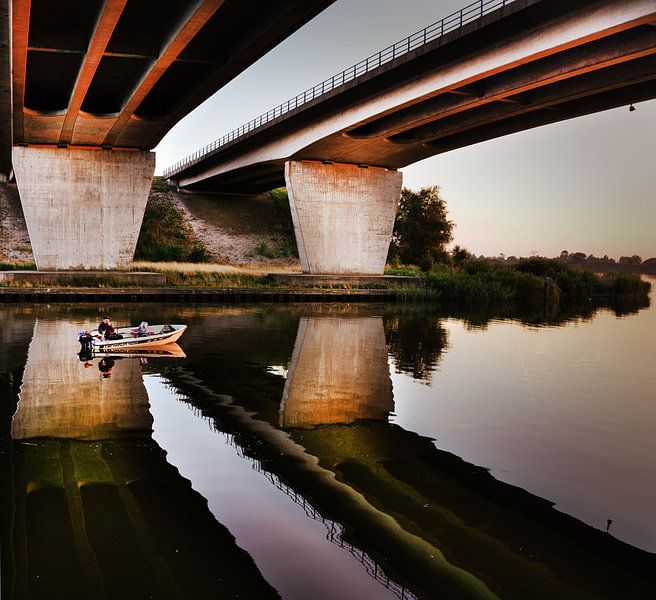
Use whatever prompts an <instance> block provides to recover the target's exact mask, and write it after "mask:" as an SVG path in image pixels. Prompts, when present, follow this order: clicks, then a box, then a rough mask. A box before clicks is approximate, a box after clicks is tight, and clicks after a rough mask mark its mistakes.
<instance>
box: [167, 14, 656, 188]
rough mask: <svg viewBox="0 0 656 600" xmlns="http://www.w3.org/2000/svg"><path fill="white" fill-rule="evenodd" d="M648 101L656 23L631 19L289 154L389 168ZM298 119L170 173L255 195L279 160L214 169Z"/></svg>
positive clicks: (276, 180)
mask: <svg viewBox="0 0 656 600" xmlns="http://www.w3.org/2000/svg"><path fill="white" fill-rule="evenodd" d="M655 23H656V22H655ZM345 95H348V92H345ZM653 98H656V26H654V25H652V24H640V25H638V26H636V27H634V28H630V29H627V30H625V31H621V32H618V33H616V34H613V35H609V36H607V37H604V38H602V39H597V40H593V41H591V42H589V43H587V44H582V45H581V46H576V47H573V48H570V49H566V50H563V51H562V52H559V53H558V54H555V55H550V56H546V57H544V58H542V59H538V60H534V61H531V62H528V63H526V64H521V65H518V66H515V67H513V68H509V69H507V70H504V71H502V72H495V73H490V74H487V75H486V76H481V77H480V78H479V79H477V80H476V81H472V82H467V83H464V82H461V83H460V85H456V86H453V87H450V88H449V89H446V90H440V91H439V92H438V93H436V94H433V95H431V96H429V97H426V98H422V99H417V100H416V101H415V102H414V103H412V104H411V105H406V104H404V105H403V106H399V107H397V108H396V109H395V110H393V111H387V112H385V114H382V115H378V116H375V117H372V118H370V119H367V120H366V121H364V122H361V123H359V124H357V125H355V126H351V127H347V128H344V129H340V130H339V131H337V132H335V133H332V134H330V135H326V136H325V137H322V138H321V139H317V140H316V141H313V142H312V143H310V144H308V145H305V146H304V147H302V148H298V149H294V150H295V151H294V152H293V153H291V156H289V158H291V159H293V160H318V161H324V162H336V163H350V164H355V165H359V164H364V165H376V166H382V167H386V168H393V169H397V168H402V167H405V166H407V165H409V164H412V163H414V162H417V161H419V160H423V159H425V158H428V157H431V156H435V155H437V154H441V153H444V152H449V151H452V150H456V149H459V148H463V147H466V146H470V145H472V144H476V143H478V142H483V141H487V140H490V139H494V138H497V137H501V136H504V135H508V134H512V133H516V132H519V131H524V130H526V129H531V128H534V127H540V126H543V125H548V124H551V123H556V122H559V121H564V120H568V119H572V118H575V117H579V116H584V115H588V114H592V113H596V112H600V111H604V110H608V109H612V108H617V107H620V106H628V105H629V104H634V103H638V102H641V101H646V100H651V99H653ZM346 101H347V100H346V99H343V102H344V103H346ZM342 110H344V111H345V112H346V111H348V110H349V107H348V106H343V107H342ZM300 117H301V115H298V116H297V117H296V119H295V118H294V116H293V115H291V116H290V117H289V119H288V122H281V123H280V124H277V125H273V126H271V127H270V131H268V132H265V131H263V132H261V134H260V135H253V136H251V137H250V138H246V139H244V140H243V141H242V142H241V143H240V144H238V145H234V146H233V147H228V148H226V149H225V150H224V151H223V152H221V153H217V155H216V157H215V158H214V160H213V159H212V157H211V156H208V158H207V160H206V161H204V162H203V163H199V164H198V165H194V166H191V167H189V168H188V169H186V170H185V171H183V172H182V173H180V174H179V175H176V176H174V179H176V180H177V181H178V182H179V184H180V185H181V186H182V187H184V188H185V189H188V190H190V191H195V190H198V191H200V190H202V191H204V192H212V191H222V192H232V193H258V192H262V191H266V190H269V189H272V188H274V187H277V186H280V185H282V184H283V181H284V179H283V176H284V163H285V159H284V158H281V159H274V160H269V161H266V162H253V163H251V164H245V165H244V166H240V167H239V168H236V169H232V170H225V171H224V170H222V169H221V166H220V165H221V162H226V163H229V162H233V161H234V157H237V156H239V155H240V154H244V155H245V156H246V157H247V156H248V154H249V153H250V152H251V151H252V150H251V149H252V148H255V147H256V144H259V145H261V144H262V143H266V142H267V140H268V139H269V138H270V137H271V136H273V135H274V132H275V133H277V134H278V135H283V136H284V135H285V134H286V133H287V132H288V131H294V129H295V128H296V130H297V131H298V128H300V127H302V124H301V123H299V122H298V119H299V118H300ZM294 121H296V123H295V122H294ZM219 161H220V162H219ZM213 162H217V163H218V165H217V166H216V167H213V166H212V163H213ZM240 162H247V161H240Z"/></svg>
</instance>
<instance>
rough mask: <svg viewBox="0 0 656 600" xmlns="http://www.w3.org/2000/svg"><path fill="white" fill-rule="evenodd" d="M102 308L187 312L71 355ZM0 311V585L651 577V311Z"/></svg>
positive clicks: (91, 591)
mask: <svg viewBox="0 0 656 600" xmlns="http://www.w3.org/2000/svg"><path fill="white" fill-rule="evenodd" d="M651 282H652V284H655V283H656V280H654V279H652V280H651ZM107 311H109V312H111V314H112V316H113V319H114V322H115V323H119V324H123V323H125V324H128V323H138V322H140V321H141V320H147V321H149V322H151V323H164V322H170V323H186V324H187V325H188V326H189V328H188V330H187V332H186V333H185V335H184V336H183V337H182V338H181V340H180V349H178V350H176V351H174V352H172V353H171V354H170V355H165V356H153V355H149V356H134V357H132V356H118V357H116V356H114V357H112V356H109V357H98V356H96V357H93V358H91V359H89V360H84V357H82V359H80V357H79V356H78V355H77V352H78V351H79V345H78V344H77V341H76V333H77V332H78V331H79V330H83V329H86V328H89V327H91V326H95V325H96V324H97V322H98V321H99V319H100V317H101V316H102V314H101V313H104V312H107ZM0 323H2V327H1V328H0V400H1V403H0V404H1V405H0V436H1V450H2V453H1V454H0V461H1V463H2V464H1V465H0V468H1V471H0V500H1V504H0V506H2V513H1V515H0V517H1V519H2V521H1V522H0V535H1V538H0V541H1V546H0V549H1V558H2V564H1V569H2V571H1V574H2V597H3V598H67V599H68V598H94V599H95V598H276V597H282V598H290V599H309V598H312V599H323V598H326V599H328V598H330V599H333V598H343V599H350V598H358V599H359V598H366V599H369V598H376V599H377V598H395V597H398V598H413V597H416V598H495V597H498V598H637V597H649V596H651V597H654V594H655V593H656V554H655V553H656V508H655V507H656V461H655V460H654V457H655V456H656V435H655V432H656V394H655V390H656V369H655V366H656V335H655V334H656V308H654V306H653V305H652V306H651V307H642V306H622V307H614V308H594V307H591V306H587V305H586V306H580V307H575V308H571V309H569V310H568V311H567V313H555V314H554V313H549V312H545V311H543V310H537V311H535V312H533V313H523V314H518V313H512V312H504V311H503V310H494V311H489V312H478V313H473V312H467V311H464V310H463V311H458V310H440V309H439V308H436V307H431V306H427V305H407V304H404V305H399V304H387V305H369V304H351V305H346V304H292V305H249V306H235V305H231V306H197V307H195V306H173V305H166V304H143V305H122V306H109V307H107V306H103V307H98V306H71V305H52V306H40V305H32V306H27V305H26V306H4V307H0ZM184 355H186V356H184ZM183 356H184V357H183Z"/></svg>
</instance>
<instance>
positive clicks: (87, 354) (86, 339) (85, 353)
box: [77, 331, 93, 362]
mask: <svg viewBox="0 0 656 600" xmlns="http://www.w3.org/2000/svg"><path fill="white" fill-rule="evenodd" d="M77 341H78V342H80V352H79V353H78V356H79V357H80V360H81V361H85V362H86V361H87V360H91V359H92V358H93V336H91V335H89V332H88V331H80V333H78V334H77Z"/></svg>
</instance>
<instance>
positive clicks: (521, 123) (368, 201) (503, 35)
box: [166, 0, 656, 273]
mask: <svg viewBox="0 0 656 600" xmlns="http://www.w3.org/2000/svg"><path fill="white" fill-rule="evenodd" d="M655 24H656V5H655V4H654V2H653V1H652V0H626V1H622V2H618V1H617V0H583V1H579V2H564V1H560V0H521V1H511V0H481V1H480V2H474V3H473V4H471V5H469V6H468V7H466V8H465V9H463V10H461V11H459V12H458V13H455V14H454V15H452V16H451V17H448V18H447V19H444V20H442V21H439V22H437V23H436V24H434V25H431V26H429V27H428V28H426V29H424V30H422V31H420V32H418V33H416V34H415V35H413V36H410V37H409V38H406V39H405V40H402V41H401V42H399V43H397V44H395V45H394V46H390V47H389V48H387V49H385V50H383V51H381V52H380V53H378V54H375V55H373V56H371V57H369V58H367V59H365V60H364V61H361V62H360V63H358V64H356V65H353V66H352V67H350V68H349V69H346V70H345V71H343V72H341V73H339V74H337V75H336V76H333V77H331V78H330V79H327V80H325V81H324V82H322V83H320V84H319V85H317V86H314V87H313V88H311V89H309V90H307V91H305V92H303V93H302V94H300V95H298V96H296V97H294V98H292V99H291V100H289V101H288V102H285V103H284V104H282V105H280V106H278V107H276V108H275V109H272V110H271V111H269V112H268V113H266V114H264V115H262V116H260V117H258V118H256V119H254V120H253V121H251V122H250V123H248V124H246V125H244V126H242V127H240V128H239V129H237V130H235V131H234V132H231V133H229V134H227V135H226V136H224V137H223V138H221V139H220V140H217V141H216V142H214V143H212V144H210V145H208V146H206V147H205V148H202V149H201V150H199V151H197V152H196V153H194V154H193V155H191V156H189V157H187V158H186V159H184V160H182V161H181V162H180V163H178V164H176V165H174V166H173V167H171V168H170V169H168V170H167V171H166V175H167V177H169V178H170V179H172V180H174V181H175V182H176V183H177V184H178V185H179V186H181V187H183V188H185V189H188V190H204V191H218V192H232V193H253V192H259V191H264V190H268V189H272V188H274V187H277V186H281V185H284V184H285V183H286V185H287V188H288V191H289V193H290V202H291V208H292V216H293V219H294V226H295V230H296V239H297V244H298V247H299V253H300V257H301V264H302V267H303V270H304V271H305V272H311V273H313V272H319V273H320V272H336V273H339V272H342V273H345V272H365V273H382V271H383V267H384V263H385V258H386V254H387V248H388V245H389V239H390V236H391V231H392V225H393V221H394V213H395V209H396V203H397V201H398V195H399V188H400V185H401V176H400V174H399V173H397V172H396V169H398V168H401V167H404V166H406V165H409V164H411V163H414V162H416V161H419V160H422V159H424V158H427V157H429V156H433V155H435V154H439V153H442V152H447V151H449V150H453V149H456V148H461V147H463V146H468V145H470V144H474V143H477V142H480V141H484V140H489V139H491V138H495V137H499V136H502V135H506V134H509V133H513V132H516V131H521V130H525V129H529V128H531V127H536V126H539V125H544V124H547V123H553V122H556V121H562V120H565V119H570V118H573V117H577V116H580V115H585V114H589V113H593V112H597V111H601V110H605V109H608V108H612V107H616V106H620V105H625V104H629V103H631V102H637V101H639V100H645V99H649V98H654V97H656V58H655V57H654V54H655V53H656V28H655V27H654V25H655ZM367 166H368V167H369V168H362V167H367ZM374 167H375V168H374Z"/></svg>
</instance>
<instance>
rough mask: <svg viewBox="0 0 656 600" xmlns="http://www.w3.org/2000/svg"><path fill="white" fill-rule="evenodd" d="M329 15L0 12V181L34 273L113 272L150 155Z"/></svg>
mask: <svg viewBox="0 0 656 600" xmlns="http://www.w3.org/2000/svg"><path fill="white" fill-rule="evenodd" d="M333 1H334V0H277V1H276V2H266V1H265V0H104V1H103V0H62V1H60V2H57V3H53V2H49V1H48V0H0V177H2V178H3V179H4V178H6V177H7V176H9V177H11V176H12V173H11V171H12V168H13V173H14V174H15V177H16V181H17V184H18V188H19V192H20V196H21V200H22V204H23V210H24V213H25V219H26V222H27V226H28V230H29V233H30V238H31V242H32V247H33V250H34V255H35V258H36V262H37V266H38V267H39V268H40V269H43V268H46V269H47V268H55V269H67V268H74V267H83V268H117V267H125V266H127V265H128V264H129V263H130V261H131V260H132V257H133V255H134V248H135V245H136V240H137V237H138V233H139V228H140V226H141V220H142V217H143V212H144V209H145V204H146V200H147V197H148V191H149V189H150V181H151V178H152V174H153V170H154V166H155V156H154V154H153V153H152V152H150V150H151V149H152V148H153V147H155V146H156V145H157V143H158V142H159V141H160V140H161V138H162V137H163V136H164V134H165V133H166V132H167V131H168V130H169V129H170V128H171V127H172V126H173V125H175V123H177V122H178V121H179V120H180V119H181V118H182V117H184V116H185V115H186V114H188V113H189V112H190V111H191V110H192V109H194V108H195V107H196V106H198V105H199V104H200V103H201V102H203V101H204V100H206V99H207V98H208V97H209V96H211V95H212V94H213V93H214V92H216V91H217V90H218V89H220V88H221V87H223V86H224V85H225V84H226V83H227V82H229V81H230V80H231V79H233V78H234V77H235V76H236V75H238V74H239V73H241V72H242V71H243V70H244V69H245V68H247V67H248V66H249V65H251V64H252V63H253V62H255V61H256V60H257V59H258V58H260V57H261V56H262V55H263V54H265V53H266V52H267V51H268V50H270V49H271V48H272V47H273V46H275V45H276V44H278V43H279V42H280V41H282V40H283V39H285V38H286V37H287V36H289V35H290V34H291V33H292V32H293V31H295V30H296V29H297V28H298V27H300V26H301V25H303V24H304V23H305V22H307V21H308V20H309V19H311V18H312V17H313V16H314V15H315V14H317V13H318V12H320V11H321V10H323V9H324V8H325V7H327V6H328V5H330V4H331V3H332V2H333Z"/></svg>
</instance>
